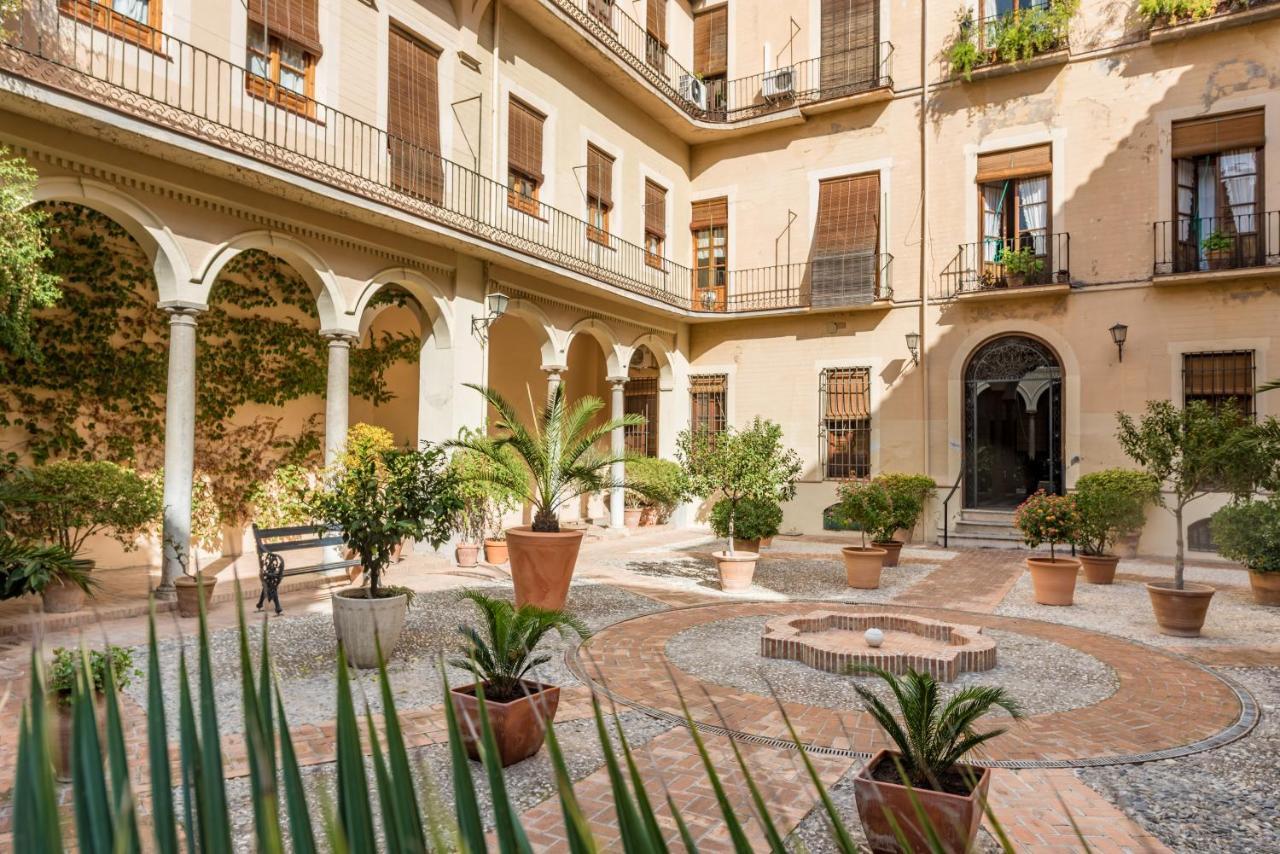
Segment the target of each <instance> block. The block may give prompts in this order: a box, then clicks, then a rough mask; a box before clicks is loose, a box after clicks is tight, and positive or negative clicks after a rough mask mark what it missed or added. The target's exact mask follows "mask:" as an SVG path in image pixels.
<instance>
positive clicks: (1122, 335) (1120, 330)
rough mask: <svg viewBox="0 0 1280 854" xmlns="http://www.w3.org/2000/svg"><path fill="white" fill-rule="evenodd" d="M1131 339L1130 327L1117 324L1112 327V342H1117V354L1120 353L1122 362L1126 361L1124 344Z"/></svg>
mask: <svg viewBox="0 0 1280 854" xmlns="http://www.w3.org/2000/svg"><path fill="white" fill-rule="evenodd" d="M1128 337H1129V327H1128V326H1125V325H1124V324H1123V323H1117V324H1116V325H1115V326H1113V327H1111V340H1112V341H1114V342H1115V345H1116V352H1117V353H1119V357H1120V361H1121V362H1123V361H1124V342H1125V339H1127V338H1128Z"/></svg>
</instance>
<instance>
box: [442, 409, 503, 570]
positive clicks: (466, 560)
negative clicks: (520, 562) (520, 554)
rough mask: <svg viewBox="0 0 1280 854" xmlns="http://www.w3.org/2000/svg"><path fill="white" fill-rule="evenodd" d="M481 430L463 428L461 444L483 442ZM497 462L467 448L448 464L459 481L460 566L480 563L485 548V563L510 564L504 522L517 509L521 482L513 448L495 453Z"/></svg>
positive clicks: (456, 548) (456, 549)
mask: <svg viewBox="0 0 1280 854" xmlns="http://www.w3.org/2000/svg"><path fill="white" fill-rule="evenodd" d="M484 440H485V435H484V433H483V432H482V431H480V430H473V429H470V428H467V427H463V428H462V429H461V430H459V431H458V441H459V442H483V441H484ZM495 456H496V457H497V461H496V462H495V460H494V458H492V457H489V456H486V455H484V454H478V453H476V452H475V451H473V450H469V449H467V448H458V449H456V450H455V451H454V452H453V456H452V457H451V458H450V460H449V467H450V468H451V469H452V470H453V472H454V474H455V476H456V477H457V481H458V494H459V497H460V498H461V499H462V512H461V513H460V514H459V518H458V530H457V531H456V532H455V533H456V534H457V535H458V542H457V545H456V546H455V556H456V558H457V561H458V566H462V567H473V566H475V565H476V564H477V563H478V562H479V556H480V547H481V544H483V546H484V559H485V563H489V564H501V563H506V562H507V537H506V533H505V532H504V531H503V530H502V522H503V518H504V517H505V516H506V514H507V513H508V512H509V511H510V510H512V509H514V508H515V506H516V498H515V492H514V490H515V486H514V484H516V483H517V482H518V481H519V480H520V478H521V474H520V465H519V461H518V460H517V459H516V458H515V456H514V455H513V454H512V453H511V449H510V448H504V449H499V450H497V451H496V452H495Z"/></svg>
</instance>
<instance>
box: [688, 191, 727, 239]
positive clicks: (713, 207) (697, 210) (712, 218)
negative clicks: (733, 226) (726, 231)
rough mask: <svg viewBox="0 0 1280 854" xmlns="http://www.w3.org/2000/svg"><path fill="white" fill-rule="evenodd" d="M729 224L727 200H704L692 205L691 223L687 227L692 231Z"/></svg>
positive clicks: (722, 198) (723, 198)
mask: <svg viewBox="0 0 1280 854" xmlns="http://www.w3.org/2000/svg"><path fill="white" fill-rule="evenodd" d="M728 224H729V199H728V198H725V197H723V196H722V197H720V198H718V199H706V200H704V201H701V202H694V203H693V221H692V222H691V223H690V224H689V227H690V228H691V229H693V230H694V231H699V230H701V229H704V228H714V227H716V226H726V225H728Z"/></svg>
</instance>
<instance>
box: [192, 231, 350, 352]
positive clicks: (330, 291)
mask: <svg viewBox="0 0 1280 854" xmlns="http://www.w3.org/2000/svg"><path fill="white" fill-rule="evenodd" d="M248 249H261V250H262V251H263V252H267V253H269V254H271V255H274V256H276V257H277V258H280V259H282V260H284V261H285V262H287V263H288V264H289V266H290V267H292V268H293V270H294V272H296V273H297V274H298V275H299V276H300V277H301V278H302V280H303V281H304V282H306V283H307V287H309V288H310V289H311V293H312V294H314V295H315V298H316V310H317V312H318V313H319V315H320V332H321V333H330V332H342V333H348V334H355V332H356V329H355V328H353V327H354V326H356V325H357V324H356V323H353V322H352V317H353V316H352V314H351V313H350V312H348V311H347V310H346V299H345V298H344V297H343V295H342V290H341V288H339V287H338V280H337V277H336V276H335V275H334V273H333V270H332V268H330V266H329V264H328V263H327V262H326V261H325V260H324V259H323V258H322V257H321V256H320V255H319V254H318V253H316V251H315V250H314V249H312V248H311V247H309V246H307V245H306V244H305V243H302V242H301V241H299V240H296V239H295V238H293V237H290V236H289V235H287V234H281V233H280V232H276V231H265V230H263V231H246V232H244V233H242V234H238V235H236V236H235V237H233V238H231V239H230V240H228V241H227V242H226V243H223V244H222V245H221V246H219V247H218V248H217V249H214V250H213V252H211V253H210V254H209V257H208V258H207V259H206V260H205V262H204V264H203V266H202V267H201V270H200V293H201V301H202V302H207V301H208V299H209V292H210V291H211V290H212V289H213V285H214V282H216V281H217V280H218V274H219V273H221V272H222V268H223V267H225V266H226V265H227V263H228V262H229V261H230V260H231V259H232V258H234V257H235V256H237V255H239V254H240V253H241V252H244V251H246V250H248Z"/></svg>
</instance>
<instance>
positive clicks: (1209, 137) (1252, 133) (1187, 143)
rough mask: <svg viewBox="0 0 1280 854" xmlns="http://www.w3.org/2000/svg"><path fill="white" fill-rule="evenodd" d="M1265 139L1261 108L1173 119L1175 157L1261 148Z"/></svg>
mask: <svg viewBox="0 0 1280 854" xmlns="http://www.w3.org/2000/svg"><path fill="white" fill-rule="evenodd" d="M1265 141H1266V134H1265V133H1264V131H1263V123H1262V110H1250V111H1248V112H1244V113H1230V114H1228V115H1224V116H1211V117H1209V118H1204V119H1193V120H1191V121H1185V122H1174V123H1173V156H1174V157H1195V156H1197V155H1201V154H1215V153H1217V152H1219V151H1231V150H1233V149H1237V148H1261V147H1262V145H1263V143H1264V142H1265Z"/></svg>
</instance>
